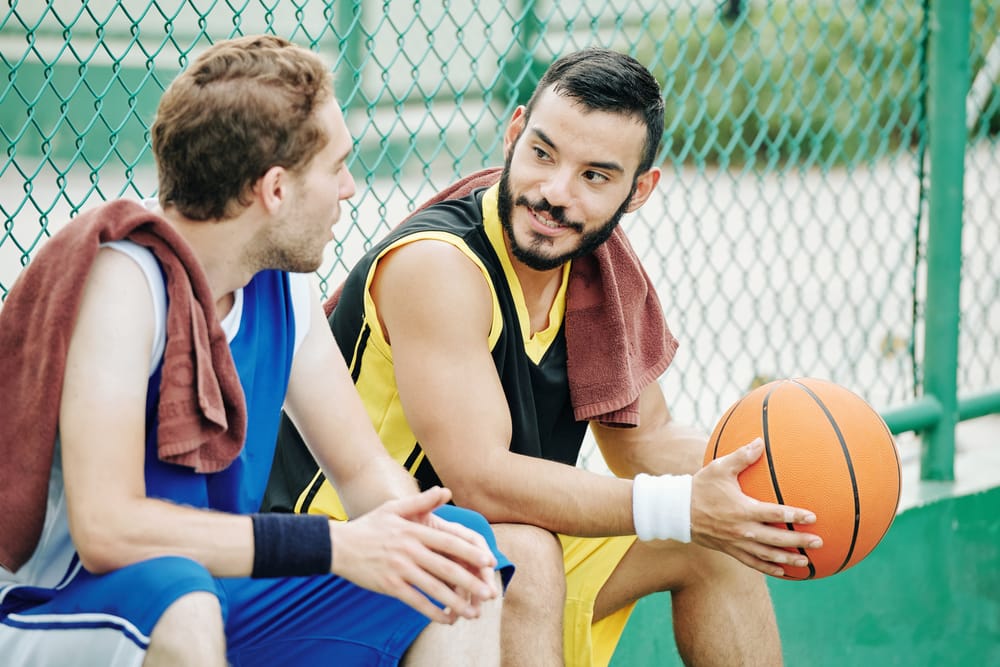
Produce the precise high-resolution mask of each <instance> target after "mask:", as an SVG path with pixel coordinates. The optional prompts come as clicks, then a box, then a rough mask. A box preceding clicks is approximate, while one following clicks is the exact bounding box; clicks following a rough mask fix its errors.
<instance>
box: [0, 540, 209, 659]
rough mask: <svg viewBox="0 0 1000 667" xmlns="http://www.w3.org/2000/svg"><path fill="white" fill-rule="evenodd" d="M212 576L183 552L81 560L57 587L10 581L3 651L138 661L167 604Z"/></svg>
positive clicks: (0, 624)
mask: <svg viewBox="0 0 1000 667" xmlns="http://www.w3.org/2000/svg"><path fill="white" fill-rule="evenodd" d="M195 591H207V592H210V593H213V594H216V595H217V594H218V588H217V586H216V582H215V580H214V579H213V578H212V577H211V575H210V574H209V573H208V572H207V571H206V570H205V569H204V568H203V567H202V566H201V565H199V564H197V563H195V562H194V561H191V560H188V559H186V558H173V557H170V558H156V559H152V560H148V561H143V562H141V563H136V564H134V565H130V566H128V567H124V568H122V569H120V570H116V571H114V572H111V573H108V574H104V575H93V574H90V573H89V572H87V571H86V570H84V569H83V568H82V567H80V566H79V565H78V566H77V569H76V571H75V573H74V575H73V577H72V578H71V579H69V580H68V583H66V584H65V585H64V586H60V587H59V588H56V589H47V588H37V587H31V586H13V587H11V588H10V589H9V590H7V591H5V594H4V596H3V609H4V613H3V616H2V619H0V655H3V656H5V659H10V660H11V663H10V664H31V665H69V664H72V665H101V666H108V665H113V666H114V667H119V666H122V667H124V666H132V665H140V664H141V663H142V660H143V657H144V656H145V652H146V649H147V648H148V646H149V636H150V634H151V633H152V631H153V627H154V626H155V625H156V623H157V621H159V619H160V617H161V616H162V614H163V612H164V611H166V609H167V607H169V606H170V605H171V604H173V603H174V602H175V601H176V600H177V599H178V598H180V597H181V596H183V595H186V594H188V593H191V592H195Z"/></svg>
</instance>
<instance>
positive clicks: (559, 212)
mask: <svg viewBox="0 0 1000 667" xmlns="http://www.w3.org/2000/svg"><path fill="white" fill-rule="evenodd" d="M514 205H515V206H525V207H527V208H530V209H532V210H533V211H538V212H539V213H548V214H549V216H551V217H552V219H553V220H555V221H556V222H558V223H559V224H560V225H563V226H564V227H570V228H571V229H575V230H576V231H578V232H579V231H583V225H581V224H580V223H579V222H575V221H573V220H567V219H566V209H565V207H563V206H553V205H552V204H550V203H549V202H548V200H547V199H540V200H538V201H531V200H530V199H528V198H527V197H526V196H524V195H520V196H519V197H518V198H517V199H515V200H514Z"/></svg>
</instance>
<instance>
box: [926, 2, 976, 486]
mask: <svg viewBox="0 0 1000 667" xmlns="http://www.w3.org/2000/svg"><path fill="white" fill-rule="evenodd" d="M969 3H970V0H931V3H930V16H929V17H928V19H929V21H930V26H929V27H930V50H929V58H930V63H929V67H928V72H929V77H930V81H929V88H928V90H929V94H928V104H927V112H928V114H927V118H928V136H929V139H930V142H929V147H930V161H931V166H930V173H931V186H930V196H929V200H928V214H929V215H928V239H927V304H926V313H925V321H924V326H925V330H924V341H925V343H924V345H925V350H924V395H925V396H930V397H932V398H934V399H936V400H937V402H938V403H939V404H940V406H941V418H940V420H939V421H938V422H937V424H936V425H934V426H933V427H931V428H929V429H928V430H926V431H924V432H923V433H922V436H923V438H922V442H923V452H922V455H921V461H920V476H921V478H923V479H927V480H951V479H954V478H955V471H954V458H955V425H956V423H957V422H958V396H957V393H958V322H959V281H960V278H961V268H962V187H963V181H964V163H965V140H966V129H965V96H966V93H967V92H968V90H969V29H970V19H969V16H970V10H969Z"/></svg>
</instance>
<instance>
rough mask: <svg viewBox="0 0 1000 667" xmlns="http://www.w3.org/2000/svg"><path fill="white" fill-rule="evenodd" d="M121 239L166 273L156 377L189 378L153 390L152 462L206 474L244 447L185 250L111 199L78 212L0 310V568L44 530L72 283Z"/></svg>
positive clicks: (196, 269)
mask: <svg viewBox="0 0 1000 667" xmlns="http://www.w3.org/2000/svg"><path fill="white" fill-rule="evenodd" d="M124 238H128V239H130V240H132V241H134V242H136V243H138V244H140V245H143V246H146V247H148V248H150V250H152V251H153V253H154V254H155V255H156V257H157V259H159V260H160V263H161V264H162V266H163V270H164V273H165V275H166V284H167V296H168V299H169V306H168V308H167V322H166V327H167V345H166V350H165V351H164V355H163V378H164V380H166V379H167V378H174V379H176V378H185V380H186V379H187V378H192V379H193V380H194V381H193V382H188V381H184V382H179V383H178V382H176V381H174V382H167V381H164V382H162V383H161V386H160V391H161V394H160V403H159V406H158V414H159V430H158V439H159V454H160V459H161V460H163V461H168V462H170V463H176V464H178V465H184V466H189V467H191V468H194V469H195V471H197V472H203V473H208V472H216V471H219V470H222V469H224V468H225V467H226V466H228V465H229V464H230V463H231V462H232V460H233V459H234V458H235V457H236V455H237V454H238V453H239V451H240V449H241V448H242V447H243V440H244V436H245V435H246V405H245V401H244V398H243V388H242V386H241V385H240V380H239V376H238V375H237V374H236V368H235V366H234V365H233V359H232V356H231V355H230V352H229V344H228V342H227V341H226V336H225V334H224V332H223V331H222V328H221V326H220V324H219V321H218V318H217V317H216V315H215V300H214V298H213V296H212V293H211V290H210V289H209V286H208V282H207V279H206V278H205V275H204V273H203V271H202V269H201V266H200V265H199V264H198V261H197V258H196V257H195V255H194V253H193V252H192V251H191V248H190V247H189V246H188V245H187V243H186V242H185V241H184V239H183V238H182V237H181V236H180V234H178V232H177V231H176V230H175V229H174V228H173V227H171V226H170V224H169V223H167V222H166V221H165V220H163V219H162V218H160V217H159V216H157V215H155V214H153V213H151V212H150V211H148V210H146V209H145V208H144V207H143V206H141V205H140V204H138V203H136V202H129V201H124V200H123V201H116V202H112V203H109V204H104V205H102V206H100V207H97V208H95V209H93V210H91V211H88V212H86V213H84V214H82V215H80V216H79V217H78V218H77V219H76V220H74V221H73V222H71V223H70V224H68V225H67V226H66V227H65V228H63V229H62V230H61V231H60V232H59V233H58V234H56V235H55V236H53V237H52V238H51V239H50V240H49V241H48V242H46V243H45V245H44V246H42V248H41V250H40V251H39V252H38V254H37V256H36V257H35V259H34V260H33V261H32V262H31V264H29V265H28V267H27V268H26V269H25V270H24V271H22V272H21V275H20V276H19V277H18V279H17V281H16V282H15V283H14V286H13V287H12V288H11V291H10V293H9V294H8V296H7V300H6V302H5V303H4V305H3V308H2V309H0V378H2V380H0V405H2V406H3V410H4V418H3V421H2V422H0V460H2V461H3V465H2V466H0V507H3V511H2V512H0V563H2V564H3V566H4V567H6V568H7V569H8V570H11V571H16V570H17V569H19V568H20V567H21V566H22V565H23V564H24V563H25V562H26V561H27V560H28V558H30V557H31V554H32V553H33V552H34V550H35V546H36V545H37V544H38V538H39V535H40V534H41V530H42V525H43V523H44V519H45V502H46V497H47V494H48V484H49V473H50V470H51V467H52V456H53V451H54V444H55V437H56V431H57V428H58V418H59V410H58V406H59V401H60V398H61V396H62V385H63V373H64V370H65V364H66V353H67V350H68V348H69V339H70V335H71V334H72V332H73V327H74V325H75V323H76V317H77V313H78V312H79V307H80V298H81V296H82V287H83V285H84V282H85V281H86V278H87V275H88V274H89V272H90V267H91V265H92V264H93V261H94V258H95V256H96V255H97V251H98V249H99V245H100V244H101V243H104V242H106V241H115V240H120V239H124ZM137 446H139V443H137Z"/></svg>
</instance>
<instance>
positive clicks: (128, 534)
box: [59, 250, 253, 576]
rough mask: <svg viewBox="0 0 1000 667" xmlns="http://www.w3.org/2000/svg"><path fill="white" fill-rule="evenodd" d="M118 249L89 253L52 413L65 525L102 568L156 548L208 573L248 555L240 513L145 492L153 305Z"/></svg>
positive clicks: (88, 559) (245, 562) (247, 563)
mask: <svg viewBox="0 0 1000 667" xmlns="http://www.w3.org/2000/svg"><path fill="white" fill-rule="evenodd" d="M146 285H147V284H146V280H145V277H144V276H143V274H142V271H141V270H140V269H139V268H138V266H137V265H136V264H135V263H134V262H133V261H132V260H131V259H130V258H128V257H126V256H125V255H122V254H121V253H119V252H116V251H114V250H102V251H101V252H99V253H98V256H97V259H96V261H95V264H94V267H93V270H92V271H91V273H90V276H89V278H88V280H87V283H86V285H85V287H84V291H83V299H82V304H81V309H80V314H79V317H78V319H77V322H76V326H75V328H74V330H73V333H72V337H71V339H70V345H69V353H68V356H67V363H66V373H65V381H64V386H63V393H62V401H61V404H60V413H59V430H60V436H61V440H62V461H63V476H64V480H65V486H66V496H67V511H68V515H69V527H70V532H71V534H72V536H73V541H74V543H75V545H76V547H77V550H78V551H79V553H80V557H81V559H82V561H83V564H84V566H85V567H87V569H89V570H91V571H93V572H107V571H109V570H112V569H115V568H119V567H123V566H125V565H128V564H131V563H135V562H137V561H140V560H145V559H149V558H153V557H156V556H163V555H168V554H171V555H180V556H187V557H189V558H192V559H194V560H196V561H199V562H201V563H203V564H204V565H205V566H206V567H207V568H208V569H209V570H210V571H211V572H213V573H214V574H216V575H218V576H245V575H249V574H250V569H251V566H252V563H253V539H252V529H251V525H250V519H249V518H248V517H242V516H235V515H229V514H224V513H220V512H207V511H203V510H197V509H192V508H189V507H183V506H180V505H174V504H172V503H169V502H165V501H162V500H157V499H152V498H148V497H146V487H145V481H144V470H143V465H144V456H145V450H144V446H143V443H144V441H145V402H146V385H147V383H148V380H149V359H150V355H151V349H152V338H153V321H154V320H153V308H152V302H151V299H150V294H149V289H148V287H147V286H146Z"/></svg>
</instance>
